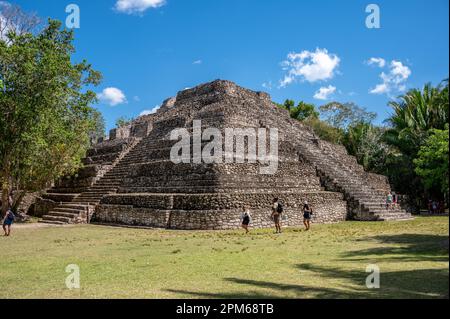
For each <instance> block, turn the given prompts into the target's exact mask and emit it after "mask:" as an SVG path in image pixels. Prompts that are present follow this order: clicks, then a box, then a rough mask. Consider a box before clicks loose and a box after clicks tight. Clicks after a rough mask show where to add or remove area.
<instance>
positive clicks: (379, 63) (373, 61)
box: [367, 58, 386, 68]
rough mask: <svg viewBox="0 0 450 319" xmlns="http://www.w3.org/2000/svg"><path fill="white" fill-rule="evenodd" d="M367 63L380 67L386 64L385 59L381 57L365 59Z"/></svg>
mask: <svg viewBox="0 0 450 319" xmlns="http://www.w3.org/2000/svg"><path fill="white" fill-rule="evenodd" d="M367 64H368V65H373V64H376V65H377V66H378V67H380V68H384V67H385V66H386V60H385V59H383V58H370V59H369V60H368V61H367Z"/></svg>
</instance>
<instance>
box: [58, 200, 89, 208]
mask: <svg viewBox="0 0 450 319" xmlns="http://www.w3.org/2000/svg"><path fill="white" fill-rule="evenodd" d="M58 207H61V208H69V209H76V210H86V209H87V208H88V206H87V205H85V206H84V205H79V204H74V203H72V202H71V203H63V204H61V205H59V206H58Z"/></svg>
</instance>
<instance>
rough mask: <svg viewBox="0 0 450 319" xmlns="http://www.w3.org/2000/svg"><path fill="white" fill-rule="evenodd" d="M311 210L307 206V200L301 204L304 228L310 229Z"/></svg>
mask: <svg viewBox="0 0 450 319" xmlns="http://www.w3.org/2000/svg"><path fill="white" fill-rule="evenodd" d="M312 214H313V211H312V209H311V207H310V206H309V204H308V202H305V204H304V205H303V224H304V225H305V228H306V230H307V231H308V230H310V229H311V219H312Z"/></svg>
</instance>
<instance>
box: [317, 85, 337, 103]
mask: <svg viewBox="0 0 450 319" xmlns="http://www.w3.org/2000/svg"><path fill="white" fill-rule="evenodd" d="M335 92H336V87H335V86H332V85H329V86H328V87H321V88H320V89H319V90H318V91H317V92H316V94H315V95H314V98H315V99H317V100H328V98H329V97H330V95H332V94H334V93H335Z"/></svg>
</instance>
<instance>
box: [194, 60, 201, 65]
mask: <svg viewBox="0 0 450 319" xmlns="http://www.w3.org/2000/svg"><path fill="white" fill-rule="evenodd" d="M202 63H203V61H202V60H197V61H194V62H192V64H202Z"/></svg>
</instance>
